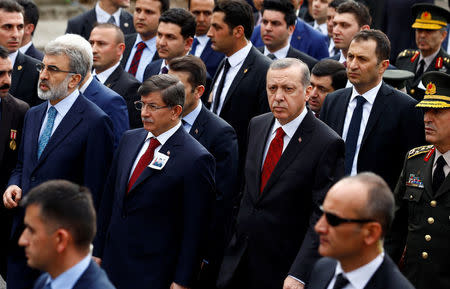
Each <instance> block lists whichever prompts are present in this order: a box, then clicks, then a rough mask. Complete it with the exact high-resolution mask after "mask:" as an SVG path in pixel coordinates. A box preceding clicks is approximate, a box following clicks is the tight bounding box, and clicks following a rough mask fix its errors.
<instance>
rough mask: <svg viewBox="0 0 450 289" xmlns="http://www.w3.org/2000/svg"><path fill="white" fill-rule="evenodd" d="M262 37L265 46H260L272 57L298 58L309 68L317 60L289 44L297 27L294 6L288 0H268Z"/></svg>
mask: <svg viewBox="0 0 450 289" xmlns="http://www.w3.org/2000/svg"><path fill="white" fill-rule="evenodd" d="M261 13H262V21H261V38H262V40H263V42H264V46H262V47H258V49H259V51H261V52H262V53H264V55H266V56H268V57H269V58H270V59H272V60H274V59H281V58H285V57H292V58H297V59H300V60H301V61H303V62H304V63H306V65H308V68H309V70H311V69H312V68H313V66H314V65H315V64H316V63H317V60H316V59H315V58H313V57H311V56H309V55H308V54H306V53H303V52H301V51H299V50H297V49H295V48H293V47H292V46H291V45H290V44H289V37H291V36H292V33H293V31H294V29H295V19H296V18H297V17H296V16H295V13H294V6H293V5H292V4H291V3H290V2H288V1H286V0H266V1H264V3H263V7H262V9H261Z"/></svg>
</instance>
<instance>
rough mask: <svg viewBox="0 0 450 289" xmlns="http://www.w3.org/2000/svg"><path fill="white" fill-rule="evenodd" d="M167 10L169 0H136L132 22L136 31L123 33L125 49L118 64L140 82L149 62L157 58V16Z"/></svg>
mask: <svg viewBox="0 0 450 289" xmlns="http://www.w3.org/2000/svg"><path fill="white" fill-rule="evenodd" d="M167 10H169V0H137V1H136V5H135V9H134V14H133V22H134V26H135V27H136V31H137V33H134V34H130V35H125V51H124V53H123V56H122V60H121V62H120V65H121V66H122V67H123V68H124V69H125V71H128V72H129V73H130V74H131V75H133V76H134V77H136V78H137V79H138V80H139V81H140V82H142V81H144V80H145V79H144V71H145V68H146V67H147V65H149V64H150V62H152V61H155V60H157V59H159V55H158V52H157V51H156V33H157V29H158V21H159V17H160V16H161V14H162V13H164V12H165V11H167Z"/></svg>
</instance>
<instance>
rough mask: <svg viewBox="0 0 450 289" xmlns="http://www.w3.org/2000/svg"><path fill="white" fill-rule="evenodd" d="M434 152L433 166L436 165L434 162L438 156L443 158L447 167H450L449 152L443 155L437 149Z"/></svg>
mask: <svg viewBox="0 0 450 289" xmlns="http://www.w3.org/2000/svg"><path fill="white" fill-rule="evenodd" d="M435 151H436V155H435V157H434V161H433V166H434V165H436V161H437V159H438V158H439V157H440V156H443V157H444V160H445V162H446V163H447V165H448V166H450V151H446V152H445V153H443V154H442V153H441V152H440V151H438V150H437V149H436V150H435Z"/></svg>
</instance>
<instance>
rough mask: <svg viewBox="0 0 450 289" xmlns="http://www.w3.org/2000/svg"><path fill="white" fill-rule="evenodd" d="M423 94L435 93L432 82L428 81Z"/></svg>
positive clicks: (434, 86)
mask: <svg viewBox="0 0 450 289" xmlns="http://www.w3.org/2000/svg"><path fill="white" fill-rule="evenodd" d="M425 94H427V95H430V94H431V95H432V94H436V85H435V84H434V83H432V82H429V83H428V84H427V90H425Z"/></svg>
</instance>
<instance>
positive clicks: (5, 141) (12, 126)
mask: <svg viewBox="0 0 450 289" xmlns="http://www.w3.org/2000/svg"><path fill="white" fill-rule="evenodd" d="M8 54H9V52H8V50H6V49H5V48H4V47H3V46H0V118H1V120H0V190H2V191H4V190H5V189H6V186H7V184H8V179H9V176H10V175H11V172H12V170H13V169H14V167H15V166H16V162H17V152H18V148H19V145H20V141H21V136H22V127H23V118H24V116H25V113H26V112H27V110H28V108H29V106H28V104H27V103H26V102H23V101H21V100H20V99H17V98H15V97H13V96H12V95H11V94H9V92H8V91H9V88H10V87H11V74H12V69H13V65H12V62H11V60H10V59H9V57H8ZM0 220H2V221H1V223H0V274H1V275H2V277H3V279H6V260H7V258H6V257H7V252H8V240H9V232H11V221H12V215H11V213H10V212H8V211H7V210H6V209H5V207H4V206H0Z"/></svg>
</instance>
